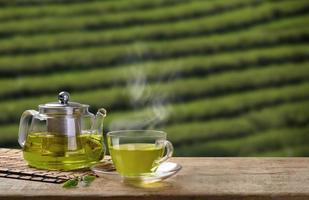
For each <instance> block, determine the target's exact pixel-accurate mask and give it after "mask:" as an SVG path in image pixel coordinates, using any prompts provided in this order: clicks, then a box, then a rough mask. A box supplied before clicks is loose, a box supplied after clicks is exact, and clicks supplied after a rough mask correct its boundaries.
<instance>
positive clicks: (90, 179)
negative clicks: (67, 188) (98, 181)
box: [82, 175, 96, 185]
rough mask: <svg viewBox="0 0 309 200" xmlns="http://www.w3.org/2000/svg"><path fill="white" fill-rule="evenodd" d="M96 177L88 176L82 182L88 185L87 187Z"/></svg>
mask: <svg viewBox="0 0 309 200" xmlns="http://www.w3.org/2000/svg"><path fill="white" fill-rule="evenodd" d="M95 178H96V177H95V176H91V175H86V176H83V179H82V181H83V182H84V183H85V184H86V185H89V184H90V183H91V182H92V181H94V180H95Z"/></svg>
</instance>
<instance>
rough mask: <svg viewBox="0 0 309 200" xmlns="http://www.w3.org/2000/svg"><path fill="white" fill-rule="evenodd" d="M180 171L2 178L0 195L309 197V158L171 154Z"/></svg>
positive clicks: (199, 197) (167, 197)
mask: <svg viewBox="0 0 309 200" xmlns="http://www.w3.org/2000/svg"><path fill="white" fill-rule="evenodd" d="M172 161H174V162H177V163H180V164H181V165H182V166H183V169H182V170H181V171H180V172H179V173H178V174H177V175H175V176H174V177H171V178H169V179H167V180H165V181H164V182H162V183H161V184H157V185H152V186H149V187H147V188H137V187H134V186H130V185H126V184H124V183H122V182H121V181H120V180H119V179H118V178H112V177H100V178H97V179H96V180H95V181H94V182H93V183H92V184H91V185H90V186H89V187H79V188H74V189H64V188H62V186H61V185H60V184H51V183H41V182H33V181H23V180H15V179H8V178H0V199H44V200H48V199H57V200H60V199H78V198H80V197H85V199H87V200H91V199H137V198H138V199H159V200H164V199H177V200H180V199H208V200H211V199H216V200H218V199H229V200H233V199H272V200H275V199H280V200H281V199H306V200H308V199H309V158H173V159H172Z"/></svg>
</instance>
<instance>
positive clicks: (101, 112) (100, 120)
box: [93, 108, 106, 134]
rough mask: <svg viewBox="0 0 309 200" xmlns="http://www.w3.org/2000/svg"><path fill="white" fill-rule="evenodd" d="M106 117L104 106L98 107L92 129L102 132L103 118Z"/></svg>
mask: <svg viewBox="0 0 309 200" xmlns="http://www.w3.org/2000/svg"><path fill="white" fill-rule="evenodd" d="M105 117H106V110H105V109H104V108H100V109H99V110H98V112H97V114H96V115H95V123H94V129H93V130H97V131H98V133H99V134H103V120H104V118H105Z"/></svg>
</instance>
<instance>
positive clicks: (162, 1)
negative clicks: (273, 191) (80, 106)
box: [0, 0, 309, 156]
mask: <svg viewBox="0 0 309 200" xmlns="http://www.w3.org/2000/svg"><path fill="white" fill-rule="evenodd" d="M308 21H309V1H307V0H297V1H294V0H205V1H204V0H157V1H151V0H130V1H127V0H118V1H112V0H89V1H86V0H64V1H58V0H41V1H37V0H27V1H25V0H2V1H0V110H1V115H0V146H1V147H18V144H17V134H18V125H19V118H20V116H21V113H22V112H23V111H24V110H27V109H37V106H38V105H39V104H42V103H46V102H50V101H55V100H56V98H57V94H58V92H59V91H61V90H66V91H69V92H70V94H71V100H72V101H77V102H81V103H85V104H89V105H90V106H91V111H92V112H96V110H97V109H98V108H100V107H104V108H106V109H107V111H108V117H107V118H106V121H105V124H104V131H105V132H108V131H110V130H117V129H139V128H143V129H145V128H148V129H160V130H165V131H166V132H167V133H168V138H169V139H170V140H171V141H172V142H173V143H174V145H175V154H176V155H177V156H309V147H308V146H309V140H308V137H309V135H308V131H309V45H308V44H309V27H308V25H307V24H308Z"/></svg>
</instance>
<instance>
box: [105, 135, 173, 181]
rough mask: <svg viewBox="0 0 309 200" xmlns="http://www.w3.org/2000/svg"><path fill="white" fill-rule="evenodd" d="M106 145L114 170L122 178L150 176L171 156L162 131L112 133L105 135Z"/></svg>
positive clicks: (171, 148) (171, 149) (171, 151)
mask: <svg viewBox="0 0 309 200" xmlns="http://www.w3.org/2000/svg"><path fill="white" fill-rule="evenodd" d="M107 143H108V148H109V152H110V155H111V158H112V160H113V163H114V165H115V168H116V170H117V172H118V173H119V174H120V175H121V176H122V177H124V178H134V177H144V176H150V175H152V174H153V173H154V172H155V171H156V169H157V168H158V166H159V165H160V164H161V163H163V162H164V161H166V160H168V159H169V158H170V157H172V154H173V145H172V143H171V142H169V141H168V140H166V133H165V132H163V131H155V130H122V131H112V132H109V133H107ZM165 149H166V151H165ZM165 152H166V153H165ZM164 154H165V155H164Z"/></svg>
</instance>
